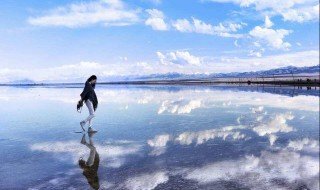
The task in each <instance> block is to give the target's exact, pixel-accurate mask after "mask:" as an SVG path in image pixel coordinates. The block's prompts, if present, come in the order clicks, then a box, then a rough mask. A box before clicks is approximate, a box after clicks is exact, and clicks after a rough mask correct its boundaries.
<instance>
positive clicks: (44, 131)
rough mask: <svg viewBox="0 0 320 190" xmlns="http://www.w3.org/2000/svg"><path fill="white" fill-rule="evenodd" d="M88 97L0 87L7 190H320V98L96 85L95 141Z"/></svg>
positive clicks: (314, 92)
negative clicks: (84, 124)
mask: <svg viewBox="0 0 320 190" xmlns="http://www.w3.org/2000/svg"><path fill="white" fill-rule="evenodd" d="M81 90H82V89H81V87H79V86H69V87H63V86H53V87H34V88H32V87H28V88H24V87H0V100H1V103H2V105H1V107H2V108H1V109H0V115H1V119H0V126H1V127H0V145H1V149H0V160H1V165H0V189H133V190H135V189H184V190H185V189H222V190H223V189H259V190H262V189H315V190H316V189H319V90H318V89H314V88H312V89H309V90H307V89H305V88H303V89H300V88H299V89H298V88H293V87H267V86H266V87H261V86H259V87H236V86H179V85H175V86H160V85H156V86H101V85H100V86H99V85H98V86H97V88H96V93H97V96H98V98H99V106H98V109H97V112H96V114H95V116H96V117H95V118H94V120H93V127H94V128H95V129H97V130H98V131H99V132H98V133H96V134H94V135H88V134H85V133H83V134H81V133H75V132H77V131H80V125H79V122H80V121H81V120H82V119H84V118H85V117H86V116H87V114H88V110H87V109H86V107H84V109H83V111H82V113H81V114H79V113H77V112H76V102H77V100H78V99H79V94H80V93H81ZM81 142H82V143H81ZM94 150H95V151H94ZM90 154H91V156H90ZM93 155H94V156H93ZM89 157H91V159H92V160H91V161H89V162H90V163H91V165H90V164H89V165H90V166H88V164H86V163H88V162H87V160H88V158H89ZM79 160H80V162H82V161H81V160H83V161H84V162H85V165H84V167H81V166H80V165H79Z"/></svg>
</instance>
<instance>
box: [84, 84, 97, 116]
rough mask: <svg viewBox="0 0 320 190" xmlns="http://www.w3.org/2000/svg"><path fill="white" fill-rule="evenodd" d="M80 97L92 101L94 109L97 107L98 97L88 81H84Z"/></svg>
mask: <svg viewBox="0 0 320 190" xmlns="http://www.w3.org/2000/svg"><path fill="white" fill-rule="evenodd" d="M80 96H81V99H82V100H84V101H87V100H88V99H89V100H90V101H91V102H92V104H93V109H94V111H96V109H97V107H98V98H97V95H96V93H95V92H94V88H93V87H92V86H91V84H90V83H89V82H86V84H85V86H84V89H83V91H82V93H81V94H80Z"/></svg>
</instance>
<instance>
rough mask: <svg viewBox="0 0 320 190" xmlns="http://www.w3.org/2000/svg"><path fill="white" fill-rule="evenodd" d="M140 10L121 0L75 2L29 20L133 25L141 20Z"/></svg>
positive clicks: (74, 25)
mask: <svg viewBox="0 0 320 190" xmlns="http://www.w3.org/2000/svg"><path fill="white" fill-rule="evenodd" d="M139 12H140V11H139V10H133V9H128V8H127V6H126V5H125V4H124V3H123V2H122V1H121V0H97V1H91V2H81V3H73V4H69V5H66V6H62V7H58V8H55V9H53V10H50V11H48V12H47V13H46V14H45V15H43V16H38V17H32V18H29V19H28V22H29V23H30V24H32V25H37V26H63V27H69V28H77V27H86V26H91V25H97V24H101V25H104V26H125V25H132V24H134V23H136V22H138V21H139V16H138V13H139Z"/></svg>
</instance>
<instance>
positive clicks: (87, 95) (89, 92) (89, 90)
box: [79, 75, 98, 132]
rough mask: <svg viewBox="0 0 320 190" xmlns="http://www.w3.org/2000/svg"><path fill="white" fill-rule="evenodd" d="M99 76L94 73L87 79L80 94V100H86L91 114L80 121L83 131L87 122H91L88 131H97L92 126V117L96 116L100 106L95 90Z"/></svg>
mask: <svg viewBox="0 0 320 190" xmlns="http://www.w3.org/2000/svg"><path fill="white" fill-rule="evenodd" d="M96 82H97V77H96V76H95V75H92V76H91V77H89V78H88V79H87V81H86V84H85V87H84V89H83V91H82V93H81V94H80V96H81V99H80V100H79V102H83V101H85V103H86V106H87V107H88V110H89V116H88V117H87V118H86V119H85V120H83V121H81V122H80V126H81V128H82V130H83V131H85V125H86V123H89V128H88V132H97V130H95V129H93V128H92V118H94V112H95V111H96V109H97V107H98V98H97V96H96V93H95V92H94V88H95V86H96Z"/></svg>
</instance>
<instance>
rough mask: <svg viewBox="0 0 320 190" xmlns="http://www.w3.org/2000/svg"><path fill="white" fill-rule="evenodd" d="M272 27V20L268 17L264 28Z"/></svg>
mask: <svg viewBox="0 0 320 190" xmlns="http://www.w3.org/2000/svg"><path fill="white" fill-rule="evenodd" d="M271 26H273V22H272V21H271V20H270V18H269V16H266V18H265V20H264V27H266V28H270V27H271Z"/></svg>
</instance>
